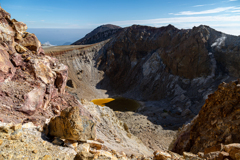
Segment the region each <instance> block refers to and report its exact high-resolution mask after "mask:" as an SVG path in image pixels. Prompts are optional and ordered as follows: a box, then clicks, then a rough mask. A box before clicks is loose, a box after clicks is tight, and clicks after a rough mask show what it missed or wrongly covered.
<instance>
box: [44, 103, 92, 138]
mask: <svg viewBox="0 0 240 160" xmlns="http://www.w3.org/2000/svg"><path fill="white" fill-rule="evenodd" d="M48 135H50V136H53V137H59V138H62V139H68V140H75V141H87V140H89V139H95V138H96V127H95V124H94V122H93V121H91V120H89V118H88V117H84V116H80V114H79V108H78V107H72V108H66V109H65V110H63V111H62V112H61V115H60V116H59V117H54V118H52V119H51V120H50V122H49V126H48Z"/></svg>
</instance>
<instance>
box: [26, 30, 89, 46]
mask: <svg viewBox="0 0 240 160" xmlns="http://www.w3.org/2000/svg"><path fill="white" fill-rule="evenodd" d="M91 30H92V29H73V28H68V29H67V28H64V29H61V28H28V30H27V32H30V33H34V34H35V35H36V36H37V37H38V39H39V41H40V42H41V43H42V44H43V43H46V42H49V43H50V44H52V45H63V44H64V43H66V42H71V43H73V42H75V41H77V40H79V39H80V38H82V37H84V36H85V35H86V34H87V33H89V32H90V31H91Z"/></svg>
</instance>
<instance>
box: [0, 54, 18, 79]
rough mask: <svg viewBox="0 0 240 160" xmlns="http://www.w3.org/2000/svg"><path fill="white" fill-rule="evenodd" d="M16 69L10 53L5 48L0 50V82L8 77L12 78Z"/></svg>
mask: <svg viewBox="0 0 240 160" xmlns="http://www.w3.org/2000/svg"><path fill="white" fill-rule="evenodd" d="M15 72H16V69H15V68H14V66H13V65H12V63H11V61H10V60H9V54H8V52H6V51H5V50H0V82H4V81H5V80H6V79H8V80H11V78H12V77H13V76H14V73H15Z"/></svg>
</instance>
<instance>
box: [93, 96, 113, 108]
mask: <svg viewBox="0 0 240 160" xmlns="http://www.w3.org/2000/svg"><path fill="white" fill-rule="evenodd" d="M114 100H115V99H113V98H103V99H93V100H91V102H93V103H94V104H96V105H99V106H102V107H103V106H105V104H106V103H108V102H111V101H114Z"/></svg>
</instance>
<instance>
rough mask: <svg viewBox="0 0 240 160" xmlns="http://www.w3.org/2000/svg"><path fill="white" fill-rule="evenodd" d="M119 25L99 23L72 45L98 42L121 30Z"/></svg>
mask: <svg viewBox="0 0 240 160" xmlns="http://www.w3.org/2000/svg"><path fill="white" fill-rule="evenodd" d="M121 29H122V28H121V27H119V26H115V25H112V24H106V25H101V26H99V27H97V28H96V29H94V30H93V31H92V32H90V33H88V34H87V35H86V36H85V37H83V38H82V39H80V40H78V41H76V42H74V43H73V44H72V45H84V44H93V43H98V42H101V41H104V40H107V39H109V38H111V37H112V36H114V35H115V34H117V33H118V32H120V31H121Z"/></svg>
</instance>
